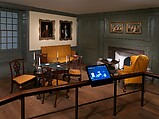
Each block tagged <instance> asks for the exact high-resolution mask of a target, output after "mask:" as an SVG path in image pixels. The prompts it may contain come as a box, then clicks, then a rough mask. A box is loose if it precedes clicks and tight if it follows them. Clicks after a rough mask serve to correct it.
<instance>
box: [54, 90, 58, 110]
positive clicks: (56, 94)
mask: <svg viewBox="0 0 159 119" xmlns="http://www.w3.org/2000/svg"><path fill="white" fill-rule="evenodd" d="M57 97H58V91H56V97H55V102H54V107H56V102H57Z"/></svg>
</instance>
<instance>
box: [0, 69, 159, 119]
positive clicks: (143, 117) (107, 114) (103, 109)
mask: <svg viewBox="0 0 159 119" xmlns="http://www.w3.org/2000/svg"><path fill="white" fill-rule="evenodd" d="M82 79H83V80H87V79H88V78H87V75H86V72H85V71H83V75H82ZM72 82H73V81H72ZM134 89H135V88H134V87H131V86H130V87H129V88H128V89H127V92H129V91H132V90H134ZM146 89H149V90H152V91H155V92H158V93H159V88H158V84H154V83H153V84H151V83H149V82H147V83H146ZM9 91H10V81H9V79H1V80H0V98H1V97H3V96H5V95H9ZM14 91H17V90H14ZM117 91H118V94H122V93H123V92H122V90H121V89H120V87H118V88H117ZM69 95H70V98H65V91H60V92H59V96H58V102H57V107H56V108H54V106H53V105H54V99H55V94H54V93H53V94H46V99H45V102H44V104H41V100H38V99H37V98H36V97H37V96H36V95H34V96H31V97H27V98H26V99H25V102H26V105H25V106H26V107H25V115H26V118H30V117H35V119H75V111H74V110H75V109H74V108H73V109H69V110H66V111H62V112H58V113H53V114H49V115H45V116H41V117H36V116H37V115H42V114H46V113H49V112H53V111H57V110H60V109H64V108H68V107H72V106H74V104H75V90H74V89H71V90H70V93H69ZM111 96H113V85H112V84H109V85H105V86H100V87H93V88H92V87H91V86H86V87H81V88H79V104H83V103H87V102H90V101H95V100H98V99H102V98H106V97H111ZM158 117H159V96H155V95H153V94H150V93H147V92H146V93H145V103H144V107H141V106H140V92H137V93H134V94H129V95H125V96H122V97H118V98H117V116H113V99H107V100H104V101H100V102H96V103H93V104H88V105H85V106H81V107H79V119H158ZM0 119H20V100H16V101H14V102H11V103H8V104H6V105H3V106H1V107H0Z"/></svg>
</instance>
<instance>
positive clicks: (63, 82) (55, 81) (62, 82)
mask: <svg viewBox="0 0 159 119" xmlns="http://www.w3.org/2000/svg"><path fill="white" fill-rule="evenodd" d="M64 84H68V82H66V81H63V80H58V85H64ZM52 85H53V86H56V85H57V79H53V81H52ZM45 86H48V82H46V83H45Z"/></svg>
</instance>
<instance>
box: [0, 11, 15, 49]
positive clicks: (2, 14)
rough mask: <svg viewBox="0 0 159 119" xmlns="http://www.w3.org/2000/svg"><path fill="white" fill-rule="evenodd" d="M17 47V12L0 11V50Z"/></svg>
mask: <svg viewBox="0 0 159 119" xmlns="http://www.w3.org/2000/svg"><path fill="white" fill-rule="evenodd" d="M17 48H18V13H16V12H12V11H5V10H3V11H0V50H7V49H17Z"/></svg>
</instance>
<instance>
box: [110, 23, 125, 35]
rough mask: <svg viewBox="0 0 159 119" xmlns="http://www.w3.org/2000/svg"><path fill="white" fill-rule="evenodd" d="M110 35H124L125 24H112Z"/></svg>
mask: <svg viewBox="0 0 159 119" xmlns="http://www.w3.org/2000/svg"><path fill="white" fill-rule="evenodd" d="M109 27H110V28H109V29H110V33H123V27H124V23H123V22H110V26H109Z"/></svg>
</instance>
